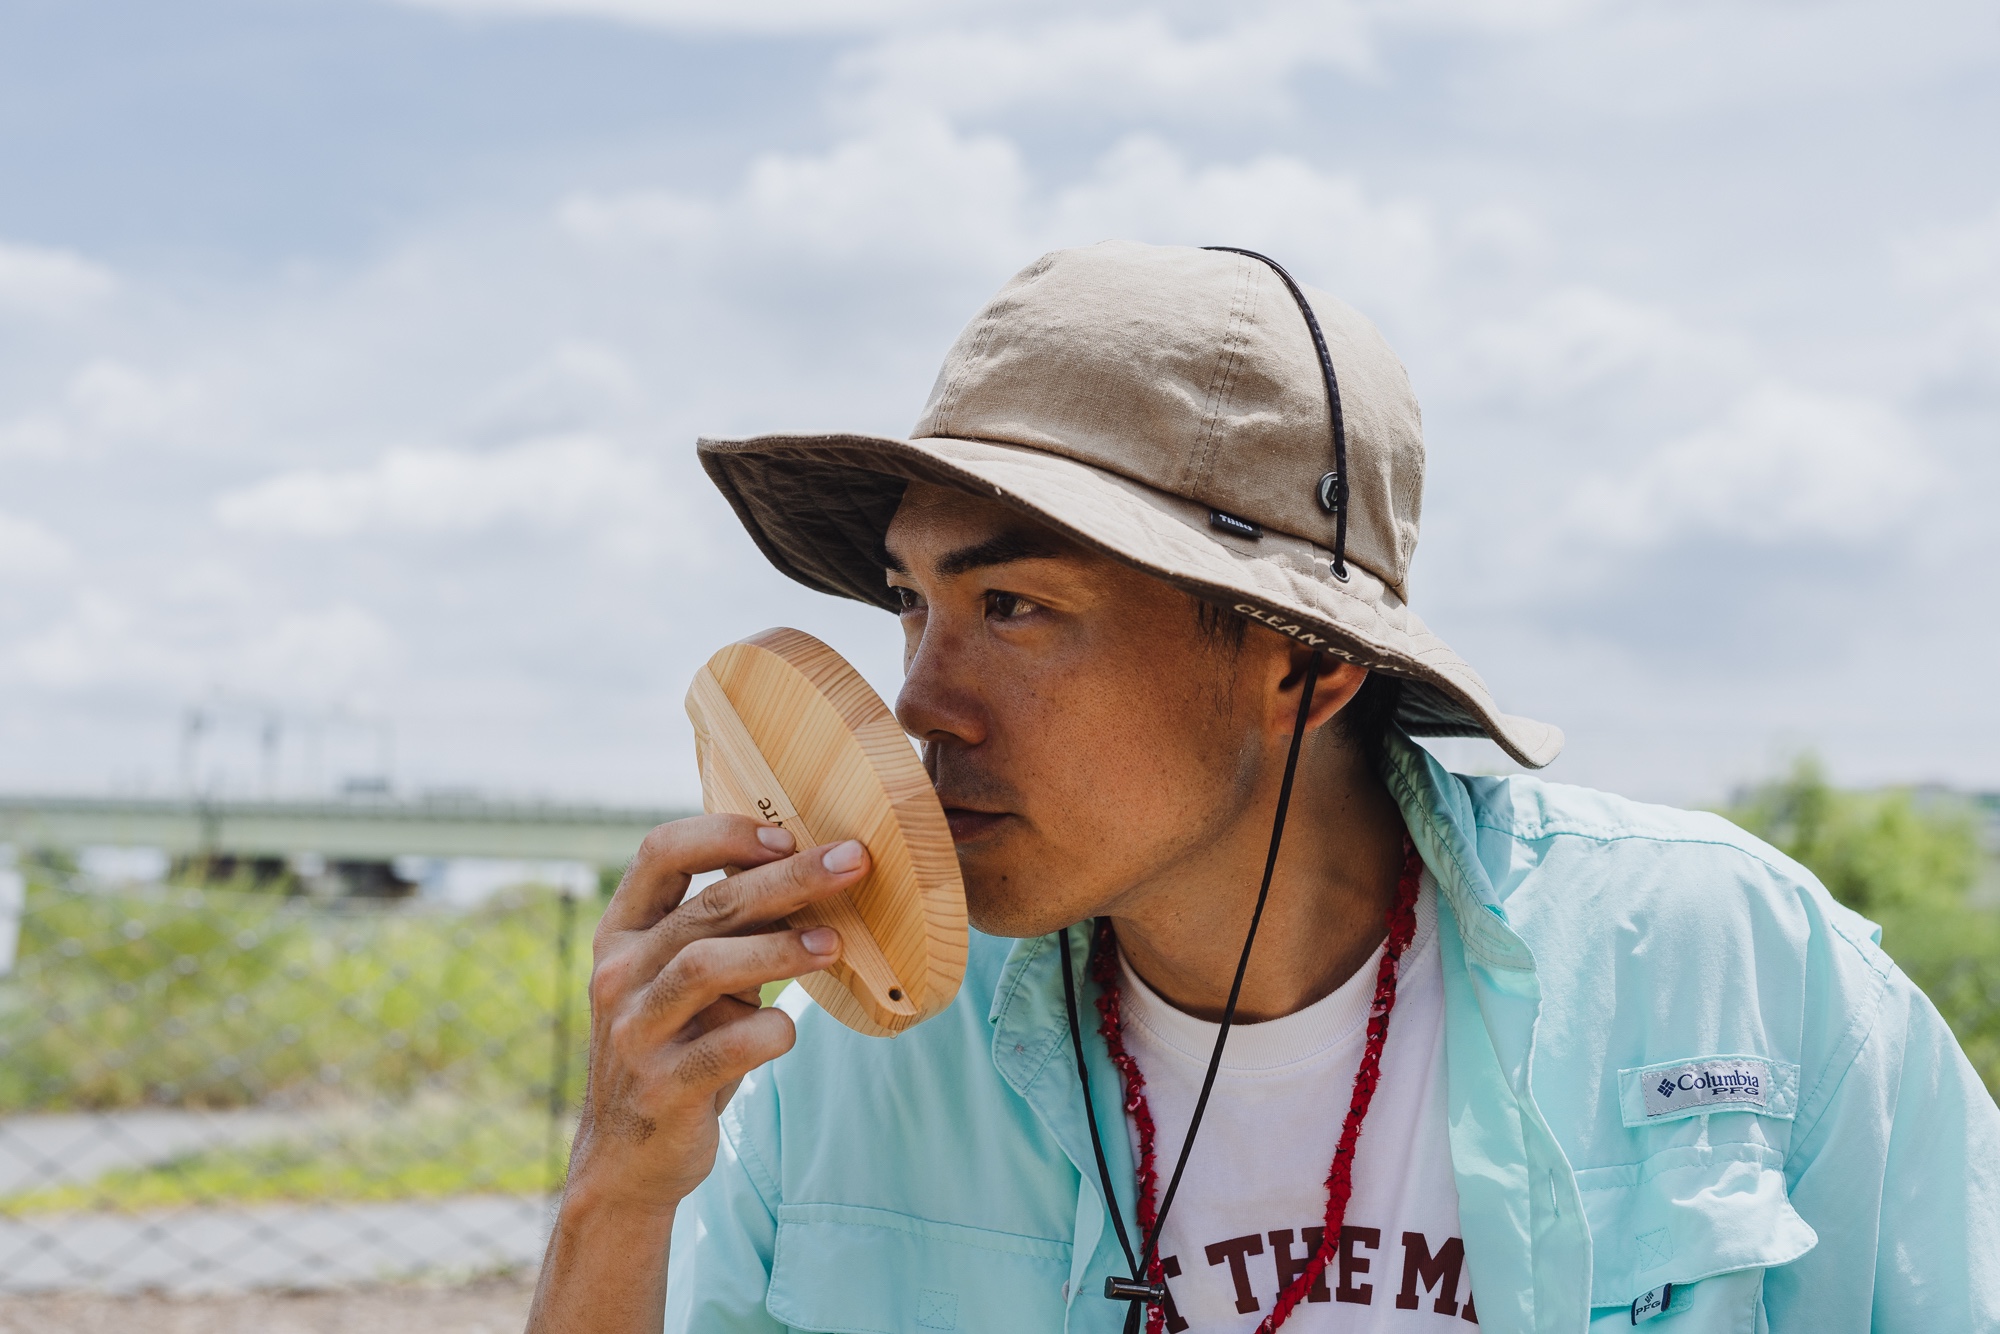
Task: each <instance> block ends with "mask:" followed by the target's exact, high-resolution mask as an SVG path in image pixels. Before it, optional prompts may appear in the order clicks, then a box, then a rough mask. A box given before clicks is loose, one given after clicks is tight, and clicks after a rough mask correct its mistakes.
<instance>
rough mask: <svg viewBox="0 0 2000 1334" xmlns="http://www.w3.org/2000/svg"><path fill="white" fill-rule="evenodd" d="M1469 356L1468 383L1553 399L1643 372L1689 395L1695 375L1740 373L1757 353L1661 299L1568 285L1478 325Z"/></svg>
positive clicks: (1504, 393)
mask: <svg viewBox="0 0 2000 1334" xmlns="http://www.w3.org/2000/svg"><path fill="white" fill-rule="evenodd" d="M1462 359H1463V360H1462V365H1461V367H1460V369H1461V371H1462V373H1463V376H1464V387H1465V388H1475V387H1476V388H1478V389H1482V390H1484V391H1485V392H1487V393H1491V394H1494V395H1495V396H1498V397H1505V398H1512V399H1517V400H1521V401H1525V402H1529V403H1536V404H1548V403H1552V402H1556V401H1560V400H1566V399H1573V398H1575V397H1577V396H1578V395H1581V394H1584V393H1587V392H1589V391H1591V390H1593V389H1596V388H1598V387H1600V386H1602V385H1604V384H1606V383H1607V382H1615V381H1624V380H1629V379H1632V378H1635V377H1636V378H1642V379H1650V380H1653V381H1655V382H1660V381H1672V382H1673V384H1674V386H1675V390H1676V392H1677V393H1680V394H1682V395H1685V394H1687V393H1688V392H1689V389H1690V387H1691V384H1694V383H1699V382H1702V381H1709V382H1713V381H1717V380H1719V381H1722V382H1724V383H1728V382H1731V381H1735V380H1738V379H1740V378H1741V375H1742V372H1743V371H1744V370H1745V369H1746V367H1747V366H1748V364H1749V363H1750V362H1751V361H1752V359H1753V353H1752V351H1751V349H1750V348H1749V346H1748V345H1747V343H1746V341H1745V340H1744V339H1743V338H1742V337H1740V336H1737V335H1733V334H1727V333H1717V332H1713V331H1706V330H1699V329H1695V328H1692V327H1690V326H1689V325H1688V324H1686V323H1685V322H1684V321H1682V320H1681V319H1680V318H1679V317H1678V316H1676V315H1675V314H1673V313H1672V312H1671V311H1668V310H1666V309H1663V308H1661V307H1659V306H1655V305H1647V304H1644V303H1641V302H1636V301H1632V300H1629V299H1627V298H1625V297H1621V296H1618V295H1617V294H1615V293H1611V292H1607V291H1604V290H1603V289H1601V288H1595V287H1567V288H1563V289H1560V290H1557V291H1553V292H1550V293H1549V294H1548V295H1546V296H1544V297H1542V298H1540V299H1539V300H1537V301H1536V302H1534V304H1532V305H1531V306H1529V307H1528V308H1527V309H1526V310H1525V311H1523V312H1521V313H1520V314H1519V315H1515V316H1512V317H1509V318H1502V319H1498V320H1488V321H1485V322H1483V323H1481V324H1478V325H1476V326H1474V327H1473V328H1472V329H1471V330H1470V331H1469V332H1468V333H1467V335H1466V337H1465V342H1464V347H1463V349H1462Z"/></svg>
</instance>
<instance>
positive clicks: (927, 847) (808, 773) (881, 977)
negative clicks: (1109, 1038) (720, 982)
mask: <svg viewBox="0 0 2000 1334" xmlns="http://www.w3.org/2000/svg"><path fill="white" fill-rule="evenodd" d="M687 711H688V717H689V718H690V719H691V720H692V721H693V722H694V736H695V749H696V752H697V754H698V755H699V757H700V762H701V794H702V804H703V805H704V806H705V807H706V808H707V809H708V810H710V811H730V812H734V813H735V814H738V815H747V816H750V817H751V818H752V819H757V820H768V821H770V822H771V823H773V824H778V825H783V826H784V827H785V828H786V829H789V830H791V831H792V836H793V837H794V838H796V839H797V840H798V846H799V847H801V848H809V847H812V846H814V845H816V844H821V843H834V842H838V841H840V840H842V839H848V838H858V839H860V840H861V842H862V843H863V844H864V845H865V846H866V847H867V849H868V856H869V859H870V861H871V867H870V870H869V872H868V877H867V879H865V880H863V881H862V882H861V883H860V884H858V885H856V886H854V887H853V888H852V889H850V890H848V891H846V892H845V893H843V894H841V895H839V896H837V897H835V898H831V899H825V900H822V901H821V902H819V903H816V904H813V905H812V906H811V907H808V908H806V909H804V910H802V911H800V912H797V913H794V914H792V916H791V917H790V918H788V919H787V921H786V925H787V926H792V927H803V926H830V927H833V928H834V929H835V930H836V931H838V932H840V941H841V956H840V962H838V963H836V964H834V965H833V966H832V967H830V968H828V969H826V970H825V971H823V972H818V973H810V974H807V975H806V976H805V977H802V978H800V979H799V985H800V986H802V987H804V988H805V989H806V991H807V993H808V994H809V995H811V996H812V998H813V999H814V1000H816V1001H818V1002H819V1003H820V1005H821V1006H822V1007H823V1008H824V1009H825V1010H826V1012H827V1013H828V1014H831V1015H832V1016H833V1017H834V1018H836V1019H838V1020H840V1021H841V1022H842V1023H844V1024H846V1025H847V1026H848V1027H849V1028H852V1029H854V1030H855V1031H857V1032H861V1033H868V1034H871V1035H873V1036H876V1037H894V1036H895V1035H896V1034H898V1033H900V1032H902V1031H903V1030H904V1029H906V1028H908V1027H910V1025H912V1024H916V1023H920V1022H922V1021H923V1020H925V1019H928V1018H930V1017H931V1016H932V1015H934V1014H936V1013H937V1012H938V1011H940V1010H942V1009H944V1008H945V1006H947V1005H949V1004H951V1000H952V997H953V996H955V995H957V994H958V984H959V980H960V979H961V978H963V977H964V975H965V947H966V934H965V931H966V928H965V885H964V883H963V882H962V881H961V880H960V879H959V874H958V854H957V852H956V850H955V849H954V848H953V845H952V839H951V828H950V826H948V825H947V824H946V823H945V819H944V808H943V807H941V806H939V805H938V800H937V795H936V793H934V792H933V791H932V790H931V783H930V778H929V776H928V775H926V774H925V773H924V768H923V765H922V764H920V763H919V762H918V760H917V756H916V753H915V752H914V751H913V750H912V749H911V747H910V743H909V740H908V739H907V738H906V737H905V736H904V734H903V729H902V727H901V726H900V725H899V724H898V723H897V722H896V719H895V715H893V714H891V713H890V712H889V709H888V706H887V705H885V704H883V703H882V700H881V697H880V696H878V695H877V694H876V693H875V692H874V691H873V690H872V689H870V688H869V686H868V683H867V682H866V681H864V680H862V679H861V675H860V673H858V672H856V671H855V670H854V668H852V667H851V666H849V665H848V664H847V661H846V659H844V658H842V657H841V656H840V655H839V654H838V653H835V652H834V651H833V650H832V649H830V648H828V647H827V646H826V645H825V644H822V643H820V641H819V640H817V639H814V638H813V637H812V636H811V635H808V634H803V633H801V632H799V631H797V630H786V629H776V630H766V631H764V632H763V633H762V634H759V635H753V636H751V637H750V638H749V639H746V640H744V641H742V642H741V643H738V644H731V645H729V646H728V647H727V648H725V649H723V650H722V651H721V652H720V653H717V654H716V655H715V656H714V657H712V658H710V659H709V660H708V665H707V666H705V667H703V668H702V669H701V670H700V671H699V672H697V673H695V678H694V684H693V685H692V686H690V687H689V688H688V696H687Z"/></svg>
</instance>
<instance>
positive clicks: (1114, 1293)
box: [1104, 1278, 1167, 1306]
mask: <svg viewBox="0 0 2000 1334" xmlns="http://www.w3.org/2000/svg"><path fill="white" fill-rule="evenodd" d="M1104 1295H1105V1296H1106V1297H1107V1298H1109V1299H1110V1300H1111V1301H1114V1302H1145V1303H1146V1304H1147V1305H1148V1306H1164V1305H1166V1301H1167V1285H1166V1284H1164V1283H1141V1282H1140V1281H1139V1280H1138V1279H1136V1278H1107V1279H1105V1280H1104Z"/></svg>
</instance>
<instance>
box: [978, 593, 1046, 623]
mask: <svg viewBox="0 0 2000 1334" xmlns="http://www.w3.org/2000/svg"><path fill="white" fill-rule="evenodd" d="M1034 609H1035V604H1034V603H1032V602H1030V601H1028V599H1026V598H1024V597H1021V596H1020V595H1018V594H1015V593H988V594H987V595H986V614H987V615H989V616H991V617H993V618H994V619H995V620H1001V621H1006V620H1012V619H1013V618H1014V617H1016V616H1025V615H1027V614H1028V613H1029V612H1031V611H1033V610H1034Z"/></svg>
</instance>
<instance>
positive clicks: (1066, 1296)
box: [1063, 1279, 1069, 1301]
mask: <svg viewBox="0 0 2000 1334" xmlns="http://www.w3.org/2000/svg"><path fill="white" fill-rule="evenodd" d="M1063 1300H1064V1301H1068V1300H1069V1280H1068V1279H1064V1280H1063Z"/></svg>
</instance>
